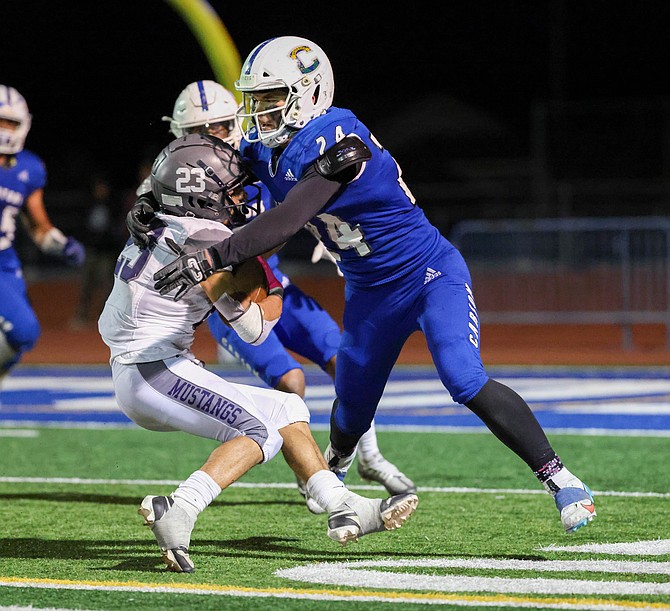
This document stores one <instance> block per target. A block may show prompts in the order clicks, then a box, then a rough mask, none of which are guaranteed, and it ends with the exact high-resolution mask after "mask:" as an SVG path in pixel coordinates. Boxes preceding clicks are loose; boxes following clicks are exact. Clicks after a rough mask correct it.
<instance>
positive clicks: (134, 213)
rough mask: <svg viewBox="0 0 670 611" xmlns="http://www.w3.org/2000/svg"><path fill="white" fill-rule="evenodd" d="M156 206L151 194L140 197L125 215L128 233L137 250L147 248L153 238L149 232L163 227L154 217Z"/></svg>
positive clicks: (163, 224)
mask: <svg viewBox="0 0 670 611" xmlns="http://www.w3.org/2000/svg"><path fill="white" fill-rule="evenodd" d="M157 210H158V204H157V203H156V200H155V199H154V198H153V196H152V195H151V194H145V195H140V197H139V198H138V200H137V201H136V202H135V204H134V205H133V207H132V208H131V209H130V211H129V212H128V214H127V215H126V226H127V227H128V231H129V232H130V237H131V238H132V239H133V243H134V244H135V245H136V246H138V247H139V248H148V247H149V246H151V242H152V241H154V240H155V237H154V236H152V235H151V231H152V230H154V229H158V228H159V227H164V226H165V223H163V222H162V221H161V220H160V219H158V218H157V217H156V214H155V213H156V211H157Z"/></svg>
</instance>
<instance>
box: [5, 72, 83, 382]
mask: <svg viewBox="0 0 670 611" xmlns="http://www.w3.org/2000/svg"><path fill="white" fill-rule="evenodd" d="M31 120H32V117H31V115H30V113H29V112H28V105H27V104H26V101H25V99H24V98H23V96H22V95H21V94H20V93H19V92H18V91H17V90H16V89H14V88H13V87H8V86H6V85H0V290H1V291H2V298H1V299H0V379H2V378H3V377H4V376H5V375H6V374H7V372H8V371H9V370H10V369H11V367H13V366H14V365H15V364H16V363H18V361H19V360H20V358H21V355H22V354H23V353H24V352H26V351H28V350H30V349H32V347H33V346H34V345H35V342H36V341H37V339H38V337H39V335H40V325H39V322H38V320H37V317H36V316H35V312H34V311H33V309H32V307H31V305H30V302H29V300H28V293H27V291H26V285H25V282H24V280H23V273H22V271H21V263H20V261H19V257H18V255H17V253H16V250H15V248H14V239H15V237H16V229H17V227H16V221H17V218H18V217H20V218H21V220H22V221H23V222H24V224H25V226H26V228H27V230H28V232H29V233H30V236H31V238H32V239H33V241H34V242H35V244H36V245H37V246H38V247H39V248H40V250H41V251H42V252H44V253H45V254H48V255H54V256H57V257H61V258H62V259H64V261H65V262H66V263H68V264H70V265H74V266H80V265H81V264H82V263H83V262H84V257H85V251H84V247H83V246H82V245H81V244H80V243H79V242H78V241H77V240H75V239H74V238H72V237H66V236H64V235H63V233H62V232H61V231H60V230H59V229H57V228H56V227H54V226H53V224H52V223H51V220H50V219H49V216H48V214H47V212H46V209H45V206H44V199H43V198H44V185H45V184H46V178H47V177H46V169H45V167H44V164H43V163H42V160H41V159H40V158H39V157H38V156H37V155H35V153H32V152H31V151H27V150H24V148H23V145H24V143H25V140H26V136H27V135H28V132H29V131H30V124H31Z"/></svg>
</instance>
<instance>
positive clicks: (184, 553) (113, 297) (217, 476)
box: [98, 134, 418, 573]
mask: <svg viewBox="0 0 670 611" xmlns="http://www.w3.org/2000/svg"><path fill="white" fill-rule="evenodd" d="M249 182H250V178H249V176H248V175H247V174H246V172H245V170H244V168H243V167H242V165H241V161H240V157H239V155H238V153H237V151H235V149H233V148H232V147H231V146H229V145H228V144H226V143H224V142H223V141H221V140H219V139H218V138H214V137H211V136H207V135H200V134H191V135H188V136H185V137H183V138H179V139H177V140H175V141H173V142H171V143H170V144H169V145H168V146H167V147H166V148H165V149H164V150H163V151H162V152H161V153H160V154H159V156H158V157H157V158H156V160H155V162H154V164H153V167H152V171H151V186H152V192H153V195H154V197H155V198H156V200H157V201H158V203H159V206H160V212H159V213H158V214H157V217H158V220H159V221H160V223H156V224H154V229H153V230H152V232H151V240H150V245H149V246H148V247H145V248H139V247H138V246H136V245H135V244H133V243H132V242H131V241H129V243H128V245H127V246H126V247H125V248H124V250H123V251H122V252H121V255H120V256H119V258H118V261H117V265H116V269H115V272H114V275H115V278H114V288H113V289H112V292H111V294H110V296H109V299H108V300H107V303H106V304H105V308H104V310H103V312H102V314H101V316H100V320H99V323H98V326H99V331H100V334H101V336H102V338H103V340H104V342H105V343H106V344H107V345H108V346H109V348H110V350H111V360H110V362H111V367H112V377H113V381H114V390H115V395H116V400H117V402H118V404H119V406H120V408H121V409H122V410H123V411H124V413H125V414H126V415H128V417H129V418H131V419H132V420H133V421H134V422H135V423H137V424H138V425H139V426H141V427H143V428H146V429H149V430H155V431H184V432H187V433H191V434H193V435H197V436H200V437H205V438H209V439H215V440H217V441H219V442H220V444H221V445H220V446H218V447H217V448H216V449H215V450H214V451H213V452H212V454H211V455H210V456H209V458H208V459H207V461H206V462H205V464H204V465H202V467H200V469H198V470H196V471H195V472H194V473H193V474H192V475H191V476H190V477H189V478H188V479H187V480H186V481H184V482H182V483H181V484H180V485H179V487H178V488H177V489H176V490H175V491H174V492H173V493H172V494H171V495H170V496H155V495H149V496H146V497H145V498H144V500H143V501H142V503H141V506H140V509H139V513H140V514H141V515H142V516H143V517H144V519H145V524H146V525H147V526H150V527H151V529H152V531H153V533H154V535H155V537H156V540H157V542H158V545H159V546H160V548H161V551H162V556H163V560H164V562H165V564H166V565H167V567H168V569H170V570H172V571H176V572H187V573H190V572H193V570H194V565H193V562H192V561H191V559H190V557H189V553H188V549H189V544H190V538H191V532H192V530H193V527H194V524H195V521H196V519H197V517H198V515H199V513H200V512H201V511H203V510H204V509H205V508H206V507H207V506H208V505H209V504H210V503H211V502H212V501H213V500H214V499H215V498H216V497H217V496H218V495H219V493H220V492H221V490H222V489H224V488H226V487H227V486H229V485H230V484H231V483H233V482H234V481H236V480H237V479H238V478H239V477H241V476H242V475H243V474H244V473H246V472H247V471H248V470H249V469H251V468H252V467H253V466H254V465H256V464H259V463H262V462H266V461H268V460H270V459H271V458H273V457H274V456H275V455H276V454H277V453H278V452H279V450H280V449H281V450H282V452H283V454H284V457H285V459H286V461H287V463H288V464H289V466H290V467H291V468H292V469H293V471H294V472H295V474H296V476H297V477H299V478H300V479H303V480H304V481H305V482H307V483H306V486H307V490H308V492H309V494H310V496H312V497H313V498H314V499H316V501H317V502H318V503H319V504H320V505H321V506H322V507H324V508H325V509H326V511H327V512H328V514H329V517H328V536H329V537H330V538H331V539H333V540H335V541H338V542H340V543H342V544H343V545H346V544H347V542H349V541H355V540H357V538H358V537H360V536H362V535H365V534H368V533H371V532H378V531H383V530H393V529H395V528H398V527H400V526H402V524H403V523H404V521H405V520H406V519H407V518H408V517H409V516H410V515H411V514H412V513H413V512H414V510H415V508H416V506H417V503H418V499H417V497H416V495H414V494H400V495H396V496H392V497H390V498H388V499H385V500H382V499H368V498H364V497H361V496H359V495H357V494H354V493H353V492H351V491H349V490H347V489H346V488H345V487H344V485H343V484H342V482H341V481H340V480H339V479H338V478H337V476H336V475H335V474H334V473H333V472H332V471H330V470H329V469H328V465H327V464H326V462H325V460H324V458H323V455H322V453H321V451H320V450H319V448H318V446H317V445H316V443H315V441H314V439H313V437H312V435H311V433H310V430H309V411H308V409H307V406H306V405H305V403H304V401H303V400H302V399H301V398H300V397H299V396H298V395H296V394H293V393H285V392H280V391H277V390H274V389H264V388H256V387H253V386H247V385H241V384H233V383H230V382H227V381H226V380H224V379H222V378H221V377H219V376H217V375H216V374H214V373H212V372H210V371H208V370H206V369H205V368H204V367H203V366H202V364H201V363H200V362H199V361H198V359H197V358H196V357H195V356H194V355H193V354H192V353H191V351H190V348H191V345H192V342H193V337H194V329H195V327H196V326H197V325H198V324H200V323H201V322H202V321H203V320H204V319H205V318H206V317H207V316H208V315H209V314H210V312H211V311H212V309H213V308H215V309H216V310H217V311H218V312H219V313H220V314H221V316H222V317H223V318H224V319H226V321H227V322H228V324H230V325H231V327H232V328H233V329H235V331H236V332H237V333H238V334H239V335H240V337H241V338H243V339H244V340H245V341H246V342H248V343H251V344H259V343H262V342H263V341H264V339H265V338H266V337H267V335H268V334H269V333H270V331H271V329H272V327H273V326H274V324H275V323H276V322H277V320H278V318H279V316H280V314H281V305H282V301H281V293H282V289H281V284H280V283H279V282H278V281H277V280H276V278H275V277H274V275H273V274H272V272H271V270H270V268H269V266H267V264H265V263H264V262H263V261H262V258H261V259H257V260H258V262H259V263H258V264H259V265H261V267H262V269H263V272H264V274H265V277H266V281H267V296H265V297H264V298H263V299H260V300H259V301H258V302H257V303H256V302H254V301H251V300H250V298H249V296H248V295H249V293H250V292H251V291H249V292H247V293H245V292H242V291H241V290H240V286H243V285H244V282H245V278H244V277H240V276H243V274H242V273H234V272H233V270H228V271H223V272H218V273H216V274H214V275H212V276H210V278H209V279H208V280H207V281H204V282H203V283H202V284H200V285H198V286H197V287H195V288H194V290H192V291H190V292H189V293H188V295H186V296H184V298H183V299H181V300H179V301H176V300H174V299H173V298H172V297H169V296H162V295H160V293H159V292H158V291H156V290H155V289H154V288H153V284H154V279H153V276H154V273H155V272H156V271H157V270H158V269H160V268H161V267H162V266H164V265H166V263H168V262H170V261H173V260H174V259H175V258H176V257H177V256H178V255H179V254H180V253H183V252H190V251H191V250H198V249H202V248H206V247H207V246H208V245H210V244H213V243H216V242H219V241H221V240H225V239H227V238H228V237H229V236H230V235H232V231H231V230H230V229H229V228H228V227H227V226H226V225H227V224H232V222H233V220H234V218H235V216H236V215H240V214H244V212H245V207H247V206H250V205H253V202H250V201H247V194H246V192H245V189H244V187H245V185H246V184H247V183H249ZM252 261H254V260H252ZM244 265H247V264H243V266H244ZM257 269H258V268H257Z"/></svg>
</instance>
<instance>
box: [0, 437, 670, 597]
mask: <svg viewBox="0 0 670 611" xmlns="http://www.w3.org/2000/svg"><path fill="white" fill-rule="evenodd" d="M0 434H2V437H1V438H0V447H2V448H3V452H2V455H3V458H2V465H3V466H2V476H3V477H1V478H0V523H1V524H2V536H1V537H0V607H11V606H13V605H15V606H32V607H34V608H67V609H136V608H146V609H162V608H165V609H167V608H170V609H174V608H183V609H190V608H198V609H221V608H225V609H260V608H262V609H323V610H325V609H328V610H330V609H336V610H339V609H347V610H349V609H363V608H365V609H371V610H376V609H386V608H388V609H398V608H400V607H399V606H398V605H402V608H403V609H405V608H420V607H419V605H421V606H422V607H424V606H425V605H426V604H434V605H440V606H441V608H444V607H446V608H462V607H463V606H464V605H465V606H468V607H470V608H473V607H474V608H478V607H480V608H532V609H535V608H537V609H540V608H567V609H603V610H604V609H640V608H649V609H659V608H663V609H670V494H668V491H669V490H670V487H669V485H668V484H669V483H670V482H669V480H670V476H669V475H668V464H669V463H668V458H669V456H670V453H669V452H668V445H669V443H670V442H669V440H668V438H667V436H654V435H653V434H651V435H648V436H644V437H640V436H626V435H624V434H621V435H618V434H615V435H604V436H603V435H592V436H590V435H563V434H560V435H551V434H550V439H551V441H552V443H553V445H554V447H555V449H556V450H557V451H558V453H559V454H560V455H561V457H562V458H563V460H564V461H565V462H566V463H567V464H568V465H569V467H570V469H571V470H572V471H574V472H575V473H577V474H579V475H580V476H581V477H582V478H583V479H584V480H585V481H586V482H587V483H588V484H589V485H590V486H591V487H592V489H593V490H594V492H595V495H596V507H597V511H598V518H597V519H596V520H595V521H594V522H593V523H592V524H590V525H589V526H588V527H586V528H583V529H581V530H580V531H578V532H577V533H575V534H573V535H567V534H565V533H564V532H563V530H562V527H561V525H560V521H559V519H558V512H557V511H556V509H555V507H554V505H553V501H552V499H551V498H550V497H549V496H548V495H547V494H546V493H544V491H543V490H542V489H541V488H540V486H539V484H538V483H537V482H536V480H535V479H534V477H533V476H532V474H531V473H530V472H529V471H528V469H527V468H526V467H525V465H524V464H523V463H522V462H521V461H520V459H518V458H517V457H516V456H514V455H513V454H512V453H510V452H509V451H508V450H507V449H506V448H505V447H504V446H502V444H500V443H499V442H498V441H497V440H496V439H495V438H494V437H493V436H492V435H491V434H489V433H487V432H485V431H483V432H481V433H449V432H416V431H412V432H397V431H385V430H383V431H379V434H378V435H379V441H380V446H381V447H382V449H383V450H384V452H385V454H386V455H387V457H388V458H389V459H390V460H392V461H394V462H396V463H397V464H398V465H401V466H402V468H403V470H404V471H405V472H406V473H407V474H408V475H410V476H411V477H412V478H413V479H414V480H415V482H416V483H417V485H418V486H419V498H420V502H419V507H418V510H417V512H416V513H415V514H414V516H412V518H411V519H410V520H409V521H408V522H407V523H406V524H405V526H404V527H403V528H401V529H400V530H397V531H393V532H387V533H376V534H372V535H369V536H367V537H363V538H362V539H361V540H360V541H359V542H358V543H357V544H350V545H349V546H347V547H345V548H342V547H341V546H339V545H338V544H336V543H334V542H333V541H331V540H330V539H328V538H327V536H326V517H325V516H323V515H321V516H314V515H312V514H310V513H309V512H308V511H307V510H306V508H305V507H304V505H303V503H302V499H301V497H300V496H299V495H298V493H297V490H296V488H295V486H294V483H293V482H294V480H293V476H292V473H291V472H290V470H289V469H288V467H287V466H286V464H285V462H284V461H283V458H282V457H281V456H278V457H277V458H275V459H274V460H273V461H272V462H270V463H269V464H266V465H262V466H259V467H256V468H255V469H253V470H252V471H251V472H250V473H248V474H247V475H246V476H245V477H244V478H243V479H242V480H241V482H240V483H239V485H234V486H233V487H231V488H229V489H228V490H226V491H224V492H223V493H222V494H221V495H220V496H219V497H218V499H217V500H216V501H215V502H214V504H213V505H212V506H210V507H209V508H208V509H207V510H206V511H205V512H204V513H203V514H201V516H200V518H199V520H198V522H197V524H196V527H195V530H194V532H193V536H192V541H191V557H192V559H193V560H194V562H195V565H196V572H195V573H194V574H192V575H178V574H173V573H168V572H166V571H165V570H164V568H163V565H162V562H161V560H160V554H159V550H158V547H157V545H156V543H155V540H154V538H153V535H152V533H151V532H150V530H149V529H147V528H146V527H143V526H142V519H141V518H140V517H139V516H138V515H137V514H136V510H137V506H138V504H139V502H140V500H141V499H142V498H143V496H144V495H146V494H166V493H169V492H171V491H173V490H174V488H175V487H176V485H177V484H178V482H179V481H181V480H182V479H184V478H186V477H187V476H188V475H189V474H190V473H191V472H192V471H193V470H194V469H195V468H197V467H198V466H200V465H201V464H202V463H203V462H204V460H205V458H206V457H207V456H208V454H209V452H210V451H211V450H212V449H213V447H214V442H211V441H208V440H202V439H197V438H194V437H189V436H187V435H185V434H181V433H154V432H149V431H144V430H140V429H136V428H106V427H104V426H103V427H102V428H92V429H85V428H84V429H82V428H57V427H53V426H51V427H36V428H35V427H27V426H24V427H10V428H5V429H0ZM315 437H316V439H317V442H319V444H320V445H321V447H325V445H326V443H327V433H326V432H325V431H324V430H317V431H315ZM347 483H348V484H349V485H350V486H352V487H354V488H355V489H357V490H358V491H359V492H361V493H363V494H367V495H370V496H384V492H383V490H382V489H381V488H380V487H376V486H368V487H365V488H362V489H360V488H358V486H359V485H361V484H364V483H363V482H361V480H360V479H359V478H358V477H357V474H356V473H355V471H353V472H350V474H349V475H348V477H347ZM565 546H571V549H568V550H564V549H560V548H561V547H565ZM575 546H576V547H575ZM356 563H359V564H356ZM361 563H363V564H361ZM279 571H282V572H279Z"/></svg>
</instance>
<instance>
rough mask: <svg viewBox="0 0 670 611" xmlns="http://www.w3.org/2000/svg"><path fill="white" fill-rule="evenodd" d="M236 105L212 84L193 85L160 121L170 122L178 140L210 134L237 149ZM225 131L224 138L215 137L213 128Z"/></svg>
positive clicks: (225, 93) (207, 82) (171, 129)
mask: <svg viewBox="0 0 670 611" xmlns="http://www.w3.org/2000/svg"><path fill="white" fill-rule="evenodd" d="M238 106H239V104H238V103H237V100H236V99H235V96H234V95H233V94H232V93H231V92H230V91H228V90H227V89H226V88H225V87H223V86H221V85H219V83H215V82H214V81H195V82H193V83H190V84H189V85H187V86H186V88H185V89H184V90H183V91H182V92H181V93H180V94H179V97H178V98H177V100H176V102H175V103H174V110H173V111H172V116H171V117H163V121H169V122H170V131H171V132H172V133H173V134H174V135H175V136H176V137H177V138H181V137H182V136H186V135H188V134H193V133H199V134H210V135H213V136H217V137H218V138H221V140H223V141H224V142H227V143H228V144H230V145H231V146H234V147H235V148H237V147H238V146H239V144H240V140H241V139H242V135H241V133H240V130H239V128H238V127H237V122H236V121H235V112H236V111H237V108H238ZM218 124H221V125H220V127H222V128H225V129H226V131H227V133H228V135H227V136H224V137H221V136H219V135H218V134H217V125H218Z"/></svg>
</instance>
